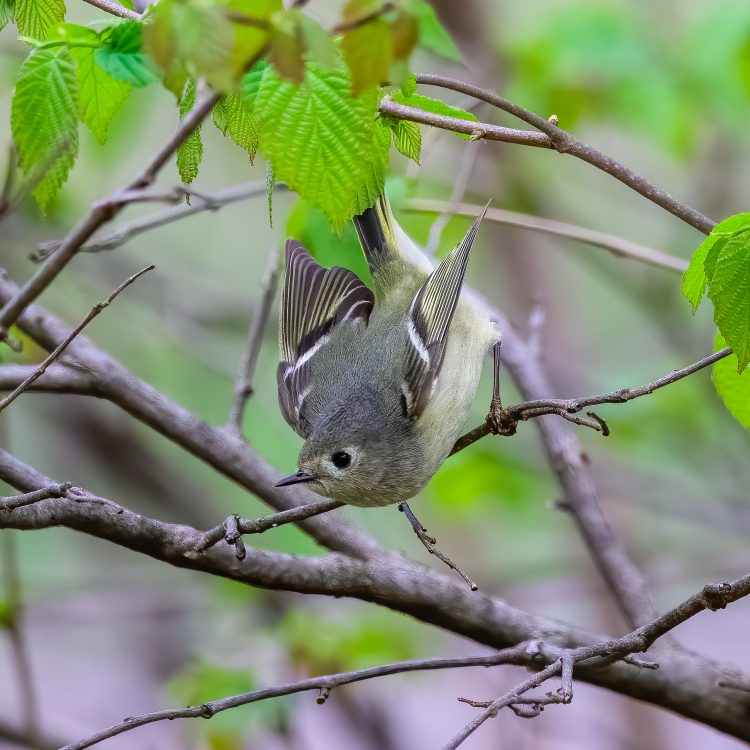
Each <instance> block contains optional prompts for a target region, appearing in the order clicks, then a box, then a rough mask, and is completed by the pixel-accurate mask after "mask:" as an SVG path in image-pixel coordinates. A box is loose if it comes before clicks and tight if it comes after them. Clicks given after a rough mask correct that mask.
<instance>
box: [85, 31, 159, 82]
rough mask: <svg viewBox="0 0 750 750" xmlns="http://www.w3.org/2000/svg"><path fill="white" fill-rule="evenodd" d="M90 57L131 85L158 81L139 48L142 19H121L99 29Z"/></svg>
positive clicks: (107, 71) (117, 78)
mask: <svg viewBox="0 0 750 750" xmlns="http://www.w3.org/2000/svg"><path fill="white" fill-rule="evenodd" d="M101 39H102V42H103V44H102V46H101V47H100V48H99V49H97V50H96V51H95V52H94V61H95V62H96V64H97V65H98V66H99V67H100V68H101V69H102V70H103V71H104V72H105V73H107V74H108V75H109V76H111V77H112V78H114V79H115V80H117V81H122V82H123V83H127V84H128V85H130V86H133V87H135V88H143V87H144V86H148V85H149V84H150V83H156V82H158V81H159V76H158V74H157V71H156V68H155V67H154V64H153V62H152V61H151V59H150V58H149V57H148V55H146V54H145V53H144V52H143V23H142V22H141V21H123V22H122V23H119V24H117V25H116V26H110V27H108V28H107V29H105V30H104V31H102V33H101Z"/></svg>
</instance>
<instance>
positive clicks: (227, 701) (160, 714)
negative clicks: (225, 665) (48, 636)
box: [61, 646, 525, 750]
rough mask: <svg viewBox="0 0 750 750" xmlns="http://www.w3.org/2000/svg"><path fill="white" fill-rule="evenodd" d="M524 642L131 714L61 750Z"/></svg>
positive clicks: (506, 657) (460, 662)
mask: <svg viewBox="0 0 750 750" xmlns="http://www.w3.org/2000/svg"><path fill="white" fill-rule="evenodd" d="M524 656H525V654H524V649H523V646H516V647H514V648H509V649H504V650H503V651H499V652H498V653H496V654H491V655H490V656H467V657H457V658H434V659H412V660H409V661H401V662H395V663H393V664H385V665H383V666H379V667H369V668H367V669H358V670H356V671H352V672H341V673H339V674H330V675H323V676H320V677H309V678H308V679H305V680H299V681H298V682H292V683H289V684H287V685H280V686H279V687H275V688H266V689H264V690H254V691H252V692H249V693H242V694H240V695H233V696H230V697H227V698H220V699H218V700H213V701H206V702H205V703H202V704H201V705H199V706H192V707H189V708H181V709H180V708H178V709H165V710H163V711H155V712H153V713H150V714H142V715H140V716H131V717H128V718H127V719H124V720H123V721H122V722H120V723H119V724H115V725H114V726H111V727H108V728H107V729H104V730H102V731H101V732H97V733H96V734H93V735H91V736H90V737H87V738H86V739H83V740H81V741H80V742H74V743H71V744H70V745H66V746H65V747H63V748H61V750H84V748H87V747H91V746H92V745H96V744H98V743H99V742H102V741H104V740H106V739H109V738H110V737H116V736H117V735H118V734H123V733H124V732H129V731H130V730H132V729H135V728H136V727H142V726H144V725H145V724H153V723H154V722H156V721H172V720H174V719H193V718H196V719H197V718H200V719H210V718H212V717H213V716H215V715H216V714H218V713H221V712H222V711H226V710H228V709H231V708H237V707H238V706H246V705H247V704H249V703H257V702H258V701H263V700H268V699H269V698H278V697H280V696H283V695H294V694H295V693H302V692H305V691H308V690H323V691H329V692H330V691H331V690H333V689H334V688H337V687H340V686H342V685H348V684H350V683H353V682H362V681H363V680H371V679H374V678H376V677H385V676H387V675H392V674H402V673H404V672H417V671H428V670H437V669H460V668H464V667H492V666H497V665H500V664H507V663H516V662H517V661H518V660H519V659H524Z"/></svg>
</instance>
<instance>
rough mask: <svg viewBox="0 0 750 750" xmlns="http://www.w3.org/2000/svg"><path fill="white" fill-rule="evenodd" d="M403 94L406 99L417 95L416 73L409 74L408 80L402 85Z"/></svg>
mask: <svg viewBox="0 0 750 750" xmlns="http://www.w3.org/2000/svg"><path fill="white" fill-rule="evenodd" d="M401 93H402V94H403V95H404V96H405V97H410V96H413V95H414V94H416V93H417V79H416V76H415V75H414V73H409V75H408V76H407V77H406V80H405V81H404V82H403V83H402V84H401Z"/></svg>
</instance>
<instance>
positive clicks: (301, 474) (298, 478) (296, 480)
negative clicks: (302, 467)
mask: <svg viewBox="0 0 750 750" xmlns="http://www.w3.org/2000/svg"><path fill="white" fill-rule="evenodd" d="M316 479H317V477H315V476H313V475H312V474H308V473H307V472H306V471H298V472H296V473H294V474H290V475H289V476H288V477H284V478H283V479H281V480H279V481H278V482H276V487H288V486H289V485H290V484H302V483H303V482H314V481H315V480H316Z"/></svg>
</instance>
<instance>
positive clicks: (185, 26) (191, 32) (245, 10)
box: [145, 0, 282, 91]
mask: <svg viewBox="0 0 750 750" xmlns="http://www.w3.org/2000/svg"><path fill="white" fill-rule="evenodd" d="M281 10H282V5H281V0H223V2H210V1H209V0H160V2H159V3H158V4H157V5H156V8H155V9H154V11H153V14H152V21H151V23H149V24H148V25H147V27H146V30H145V42H146V49H147V50H148V52H149V54H150V55H151V57H152V58H153V59H154V60H155V61H156V63H157V64H158V65H159V66H160V67H161V68H162V69H163V70H164V71H165V73H166V74H167V75H170V73H171V71H172V70H173V69H174V68H184V69H185V70H186V71H187V72H188V73H189V74H190V75H191V76H192V77H194V78H196V79H197V78H205V79H206V81H207V82H208V83H209V84H210V85H211V86H212V87H214V88H216V89H218V90H220V91H231V90H233V89H234V88H235V87H236V83H237V79H238V78H239V76H240V75H241V74H242V73H243V72H244V71H245V69H246V67H247V65H248V63H249V62H251V61H252V59H253V58H254V57H255V56H256V55H257V54H258V53H259V52H260V51H261V50H262V49H263V48H264V46H265V45H266V44H267V42H268V38H269V30H268V29H263V28H256V27H255V26H252V25H247V24H240V23H232V21H231V20H230V19H231V15H230V13H235V14H238V15H245V16H249V17H252V18H253V19H256V20H257V21H261V22H263V21H266V22H268V24H269V29H270V21H269V19H270V17H271V16H272V15H273V14H274V13H276V12H279V11H281Z"/></svg>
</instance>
